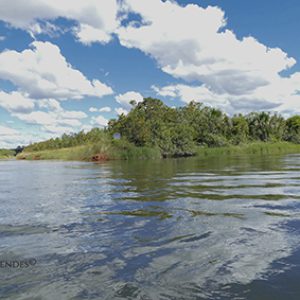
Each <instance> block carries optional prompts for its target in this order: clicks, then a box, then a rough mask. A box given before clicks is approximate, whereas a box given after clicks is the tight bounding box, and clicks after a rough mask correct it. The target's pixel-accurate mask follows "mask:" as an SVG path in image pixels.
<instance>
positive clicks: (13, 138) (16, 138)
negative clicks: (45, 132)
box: [0, 125, 40, 149]
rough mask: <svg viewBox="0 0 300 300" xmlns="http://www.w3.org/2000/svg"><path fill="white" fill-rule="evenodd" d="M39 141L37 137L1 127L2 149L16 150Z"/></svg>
mask: <svg viewBox="0 0 300 300" xmlns="http://www.w3.org/2000/svg"><path fill="white" fill-rule="evenodd" d="M38 140H40V138H39V137H38V136H37V135H34V134H30V133H28V132H24V131H23V130H22V131H18V130H16V129H14V128H11V127H7V126H2V125H0V148H6V149H8V148H15V147H17V146H18V145H25V144H28V142H29V141H31V142H34V141H38Z"/></svg>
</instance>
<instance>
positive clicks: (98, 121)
mask: <svg viewBox="0 0 300 300" xmlns="http://www.w3.org/2000/svg"><path fill="white" fill-rule="evenodd" d="M91 123H92V125H96V126H99V127H105V126H107V124H108V120H107V119H105V118H104V117H103V116H98V117H93V118H92V121H91Z"/></svg>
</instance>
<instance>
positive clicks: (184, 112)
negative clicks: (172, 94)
mask: <svg viewBox="0 0 300 300" xmlns="http://www.w3.org/2000/svg"><path fill="white" fill-rule="evenodd" d="M132 105H133V108H132V110H131V111H130V112H129V114H128V115H127V116H125V115H121V116H120V117H119V118H118V119H117V120H111V121H110V122H109V131H111V132H118V133H120V134H121V136H122V137H123V138H126V139H127V140H128V141H129V142H131V143H133V144H135V145H136V146H150V147H159V149H160V150H161V153H162V155H163V156H188V155H193V154H194V153H195V149H196V147H197V146H207V147H222V146H229V145H238V144H242V143H248V142H254V141H263V142H279V141H289V142H293V143H300V116H293V117H291V118H289V119H287V120H285V119H284V118H283V117H282V116H280V115H278V114H271V113H267V112H252V113H250V114H247V115H242V114H238V115H234V116H233V117H229V116H228V115H226V114H225V113H224V112H222V111H221V110H219V109H215V108H211V107H207V106H204V105H203V104H201V103H196V102H191V103H189V104H188V105H187V106H184V107H179V108H171V107H168V106H166V105H165V104H164V103H163V102H162V101H160V100H158V99H152V98H147V99H144V101H143V102H141V103H138V104H136V103H134V102H132Z"/></svg>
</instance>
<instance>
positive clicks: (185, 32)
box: [117, 0, 300, 109]
mask: <svg viewBox="0 0 300 300" xmlns="http://www.w3.org/2000/svg"><path fill="white" fill-rule="evenodd" d="M126 3H127V11H128V12H134V13H136V14H138V15H140V16H141V19H142V21H140V22H137V21H135V22H129V24H128V25H127V26H126V27H120V28H119V29H118V30H117V34H118V36H119V39H120V42H121V44H122V45H123V46H125V47H128V48H138V49H140V50H142V51H143V52H144V53H146V54H148V55H150V56H151V57H153V58H154V59H155V60H156V61H157V63H158V65H159V67H160V68H161V69H162V70H163V71H164V72H166V73H168V74H170V75H172V76H173V77H175V78H180V79H183V80H185V81H187V82H189V81H193V82H198V87H196V88H195V87H191V88H190V91H188V87H187V86H186V87H184V86H183V85H182V86H181V87H180V88H179V89H178V88H175V90H174V89H172V88H171V87H164V88H163V89H160V91H159V93H160V94H161V95H162V96H175V95H179V96H180V97H181V98H183V99H184V101H185V100H186V99H187V98H190V97H188V96H187V95H188V94H189V93H190V92H193V93H196V95H198V94H199V96H204V95H205V96H208V98H211V99H215V102H216V101H217V102H218V103H220V101H221V102H222V103H225V102H227V103H229V105H232V106H231V108H232V109H233V107H238V106H244V107H246V106H247V107H248V108H249V105H250V106H251V101H253V103H254V106H253V107H255V106H256V104H257V103H259V105H258V106H260V105H261V106H262V107H263V106H264V105H263V103H266V107H270V106H272V107H274V108H275V107H278V109H282V108H281V105H284V104H283V103H284V102H285V103H294V102H295V100H296V99H295V93H297V90H299V74H300V73H294V74H293V75H292V76H291V77H289V78H284V77H282V75H281V72H282V71H284V70H288V69H289V68H291V67H292V66H294V65H295V63H296V61H295V59H293V58H290V57H288V55H287V54H286V53H285V52H284V51H282V50H281V49H279V48H269V47H267V46H265V45H264V44H262V43H260V42H259V41H257V40H256V39H255V38H253V37H251V36H250V37H244V38H242V39H239V38H237V37H236V35H235V34H234V32H233V31H231V30H229V29H226V28H225V27H226V19H225V16H224V12H223V11H222V10H221V9H220V8H218V7H211V6H208V7H207V8H202V7H200V6H198V5H196V4H189V5H186V6H180V5H178V4H177V3H176V2H175V1H161V0H153V1H147V0H126ZM279 87H280V88H279ZM282 88H283V90H284V91H283V90H282ZM183 89H184V91H183ZM297 99H298V102H300V98H299V97H298V96H297ZM244 101H246V103H243V102H244ZM297 106H299V105H298V104H297ZM289 107H290V106H289ZM228 109H230V107H228Z"/></svg>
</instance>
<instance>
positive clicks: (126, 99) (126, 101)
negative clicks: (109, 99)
mask: <svg viewBox="0 0 300 300" xmlns="http://www.w3.org/2000/svg"><path fill="white" fill-rule="evenodd" d="M115 99H116V101H117V102H118V103H120V104H121V105H122V106H123V107H125V108H127V109H130V108H131V104H130V101H132V100H134V101H136V102H137V103H138V102H142V101H143V96H142V95H141V94H140V93H138V92H134V91H130V92H127V93H124V94H119V95H117V96H116V98H115Z"/></svg>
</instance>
